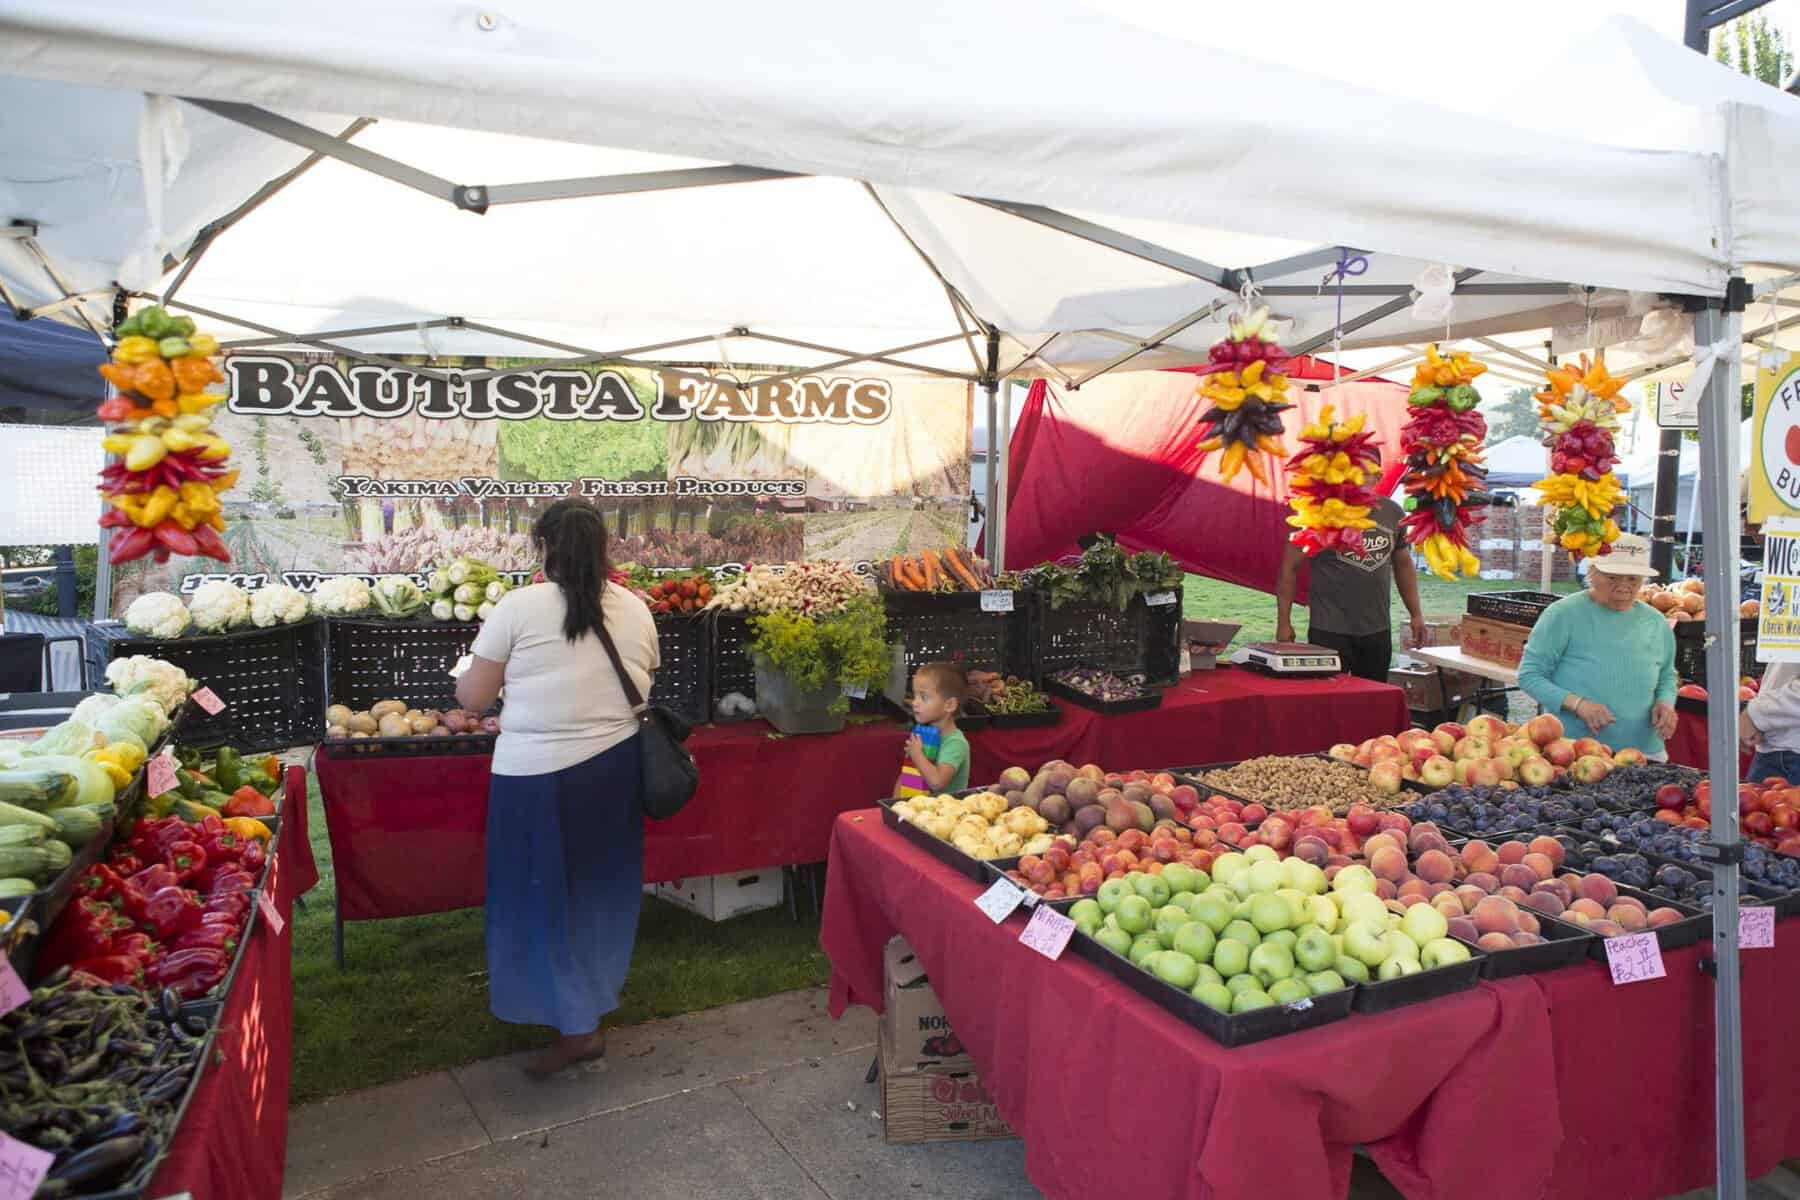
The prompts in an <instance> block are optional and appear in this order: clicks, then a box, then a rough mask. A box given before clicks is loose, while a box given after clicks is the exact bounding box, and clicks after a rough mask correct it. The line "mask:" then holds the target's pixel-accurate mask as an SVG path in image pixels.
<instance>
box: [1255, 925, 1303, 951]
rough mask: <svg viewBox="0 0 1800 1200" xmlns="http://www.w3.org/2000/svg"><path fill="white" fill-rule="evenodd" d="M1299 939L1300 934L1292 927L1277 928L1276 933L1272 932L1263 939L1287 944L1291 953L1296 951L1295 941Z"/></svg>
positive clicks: (1280, 944) (1282, 944)
mask: <svg viewBox="0 0 1800 1200" xmlns="http://www.w3.org/2000/svg"><path fill="white" fill-rule="evenodd" d="M1299 940H1300V935H1299V934H1297V933H1295V932H1294V931H1293V930H1291V929H1277V930H1276V931H1275V932H1274V933H1271V934H1270V935H1269V936H1268V937H1265V938H1264V939H1263V941H1265V942H1273V943H1275V944H1276V945H1277V946H1286V947H1287V948H1288V953H1289V954H1292V953H1293V952H1294V943H1295V942H1297V941H1299Z"/></svg>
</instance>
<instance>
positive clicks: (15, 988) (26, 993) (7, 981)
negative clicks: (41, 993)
mask: <svg viewBox="0 0 1800 1200" xmlns="http://www.w3.org/2000/svg"><path fill="white" fill-rule="evenodd" d="M30 999H31V989H30V988H28V987H26V986H25V981H24V980H23V979H20V978H19V973H18V972H17V971H15V970H13V965H12V963H10V962H8V961H7V960H6V959H4V958H0V1017H3V1016H5V1015H6V1014H7V1013H9V1012H11V1011H12V1010H13V1009H15V1008H17V1007H19V1005H21V1004H24V1003H25V1002H26V1001H27V1000H30Z"/></svg>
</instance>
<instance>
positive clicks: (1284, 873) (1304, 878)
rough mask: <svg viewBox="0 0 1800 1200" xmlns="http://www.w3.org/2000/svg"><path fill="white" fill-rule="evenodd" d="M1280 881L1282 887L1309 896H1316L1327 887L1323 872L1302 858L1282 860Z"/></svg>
mask: <svg viewBox="0 0 1800 1200" xmlns="http://www.w3.org/2000/svg"><path fill="white" fill-rule="evenodd" d="M1281 880H1282V886H1283V887H1291V888H1293V889H1294V890H1295V891H1298V892H1303V893H1305V894H1306V895H1309V896H1314V895H1318V894H1319V893H1320V892H1323V891H1324V890H1325V889H1326V887H1327V886H1328V885H1327V884H1326V882H1325V872H1324V871H1322V870H1320V869H1319V868H1318V867H1315V866H1313V865H1312V864H1311V863H1309V862H1307V861H1306V860H1305V859H1304V858H1284V859H1282V860H1281Z"/></svg>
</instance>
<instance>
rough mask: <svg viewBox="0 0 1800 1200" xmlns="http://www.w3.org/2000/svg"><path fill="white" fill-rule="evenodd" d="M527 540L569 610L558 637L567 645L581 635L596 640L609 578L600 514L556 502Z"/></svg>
mask: <svg viewBox="0 0 1800 1200" xmlns="http://www.w3.org/2000/svg"><path fill="white" fill-rule="evenodd" d="M531 540H532V542H533V543H534V544H535V545H536V546H537V548H538V550H539V552H541V553H542V554H543V556H544V577H545V578H546V579H548V580H550V581H551V582H552V583H554V584H556V585H557V586H558V587H560V588H561V589H562V594H563V600H564V602H565V603H566V605H567V606H568V612H567V614H565V615H564V617H563V636H564V637H566V638H568V639H569V641H570V642H571V643H573V642H577V641H580V640H581V635H582V634H584V633H592V634H593V635H594V636H595V637H599V636H600V629H601V625H602V617H601V612H602V609H601V607H600V598H601V597H602V596H603V595H605V593H606V581H607V578H608V577H609V576H610V575H611V574H612V563H611V561H610V560H608V559H607V557H606V520H605V518H604V517H602V516H601V515H600V510H599V509H597V508H595V507H594V506H593V505H591V504H587V503H585V502H583V501H581V500H558V501H557V502H556V503H555V504H552V505H551V506H550V507H549V508H547V509H545V510H544V515H543V516H541V517H539V518H538V519H537V524H535V525H533V526H532V527H531Z"/></svg>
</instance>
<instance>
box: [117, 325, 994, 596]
mask: <svg viewBox="0 0 1800 1200" xmlns="http://www.w3.org/2000/svg"><path fill="white" fill-rule="evenodd" d="M403 362H404V365H398V364H387V363H383V364H367V363H361V362H357V361H355V360H352V359H348V358H341V357H336V356H333V355H329V354H272V353H267V352H261V351H258V352H255V353H245V354H234V355H227V356H225V358H224V359H223V360H222V365H223V368H224V370H225V373H226V377H227V381H228V383H229V385H230V388H231V399H230V400H229V401H228V402H227V403H226V404H224V405H221V406H220V407H219V411H218V414H217V418H216V420H215V422H214V425H215V429H216V431H217V432H218V433H219V435H220V436H221V437H223V438H225V439H226V440H227V441H229V442H230V443H231V444H232V445H233V446H234V447H235V448H236V449H235V454H236V457H237V459H238V460H239V462H240V465H241V468H242V472H243V474H242V478H241V481H240V482H239V485H238V487H237V488H236V489H235V490H234V491H233V492H232V493H231V494H230V495H229V496H228V497H227V498H226V499H227V502H226V519H227V532H226V534H225V540H226V543H227V546H228V548H229V549H230V551H231V563H230V566H229V568H228V569H227V570H224V571H221V570H219V569H218V568H219V567H220V564H218V563H216V562H212V561H211V560H205V559H181V558H174V559H171V560H170V561H169V562H168V563H166V564H160V565H159V564H156V563H154V562H150V561H148V560H144V561H142V562H136V563H131V564H128V565H127V566H126V567H124V568H122V569H121V570H119V571H117V572H115V576H114V584H113V610H114V612H115V613H122V612H123V611H124V609H125V607H126V606H128V605H129V604H130V603H131V601H132V600H133V599H134V598H136V597H137V596H138V595H141V594H142V593H144V592H147V591H172V592H177V593H181V594H186V593H191V592H192V591H193V590H194V589H195V588H197V587H199V586H200V584H202V583H204V582H206V581H208V580H213V579H229V580H231V581H233V582H236V583H239V584H240V585H242V586H246V587H258V586H261V585H262V584H264V583H269V582H281V583H286V584H288V585H289V586H292V587H296V588H299V589H300V590H301V591H305V592H310V591H312V590H313V589H314V588H316V587H317V586H318V584H319V582H320V581H322V580H323V579H326V578H330V577H332V576H334V575H344V574H355V575H363V576H369V577H373V576H376V575H385V574H397V573H412V574H420V573H422V572H425V571H428V570H429V569H430V568H431V567H433V566H435V565H437V564H440V563H443V562H447V561H449V560H450V559H451V558H454V557H455V556H457V555H459V554H467V555H471V556H474V557H477V558H479V559H481V560H482V561H484V562H487V563H490V564H492V565H493V566H495V567H496V568H498V569H500V570H502V571H511V572H529V571H530V570H532V569H534V568H535V567H536V566H537V563H536V562H535V561H534V560H535V556H534V555H533V553H532V549H531V543H530V537H529V533H530V529H531V525H532V522H533V521H534V520H536V517H537V514H538V513H539V512H541V511H542V510H543V508H544V507H545V506H546V505H548V504H550V503H552V502H553V501H555V500H557V499H560V498H562V497H564V496H568V495H578V496H583V497H585V498H587V499H589V500H591V501H592V502H594V503H595V504H597V505H598V506H599V507H600V508H601V510H602V511H603V512H605V513H606V514H607V517H608V525H609V528H610V529H611V531H612V533H613V538H614V541H613V555H614V558H615V560H616V561H618V562H636V563H640V564H642V565H645V566H651V567H692V566H707V567H713V568H723V569H725V570H726V571H730V570H731V569H733V568H736V567H741V566H742V565H743V564H745V563H749V562H779V561H785V560H791V559H798V558H829V559H839V560H844V561H850V562H872V561H876V560H880V559H884V558H887V557H889V556H891V555H894V554H899V553H904V552H906V550H907V549H908V548H909V547H914V548H916V547H919V546H941V545H945V544H948V543H957V542H961V541H962V540H963V538H964V536H965V533H966V530H967V521H968V512H969V487H970V483H969V457H970V419H971V415H972V407H971V405H972V395H971V391H970V388H969V386H968V385H967V384H965V383H962V382H960V381H957V380H945V379H937V378H922V377H918V376H907V375H880V374H875V373H873V372H866V371H860V370H854V369H853V372H852V373H847V374H835V373H833V374H826V375H821V376H804V377H800V378H795V379H788V380H778V381H777V382H775V383H773V384H770V385H765V386H757V384H756V380H757V378H759V377H764V376H770V375H782V374H786V373H787V371H788V370H789V368H784V367H778V366H767V367H758V368H746V367H743V366H741V365H739V366H733V367H712V366H704V365H700V366H692V367H682V368H680V369H674V368H672V369H670V370H667V371H652V370H646V369H637V368H629V369H628V368H620V367H606V366H593V365H585V366H580V367H567V368H545V367H541V366H540V367H535V368H526V367H523V366H521V365H520V363H521V360H510V359H485V360H484V359H445V358H437V359H433V360H431V361H430V363H429V367H428V369H429V370H431V371H433V372H437V373H441V374H445V375H448V376H450V377H451V381H448V382H447V381H445V380H441V379H437V378H433V377H430V376H425V375H419V374H416V373H414V372H412V371H410V370H408V367H409V366H413V365H419V366H424V365H425V360H423V359H418V360H403ZM511 366H520V369H519V370H518V371H516V372H509V373H507V374H504V375H487V372H490V371H494V370H497V369H499V368H505V367H511ZM465 374H467V375H469V376H470V378H468V379H464V378H463V376H464V375H465ZM704 376H713V377H716V378H717V379H718V380H720V381H722V382H709V381H708V380H707V379H705V378H702V377H704ZM732 381H735V386H734V385H733V382H732Z"/></svg>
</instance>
